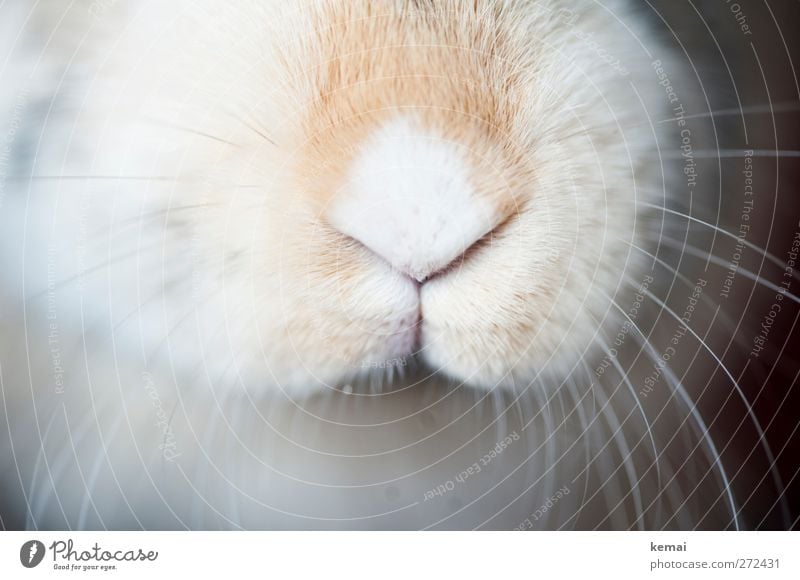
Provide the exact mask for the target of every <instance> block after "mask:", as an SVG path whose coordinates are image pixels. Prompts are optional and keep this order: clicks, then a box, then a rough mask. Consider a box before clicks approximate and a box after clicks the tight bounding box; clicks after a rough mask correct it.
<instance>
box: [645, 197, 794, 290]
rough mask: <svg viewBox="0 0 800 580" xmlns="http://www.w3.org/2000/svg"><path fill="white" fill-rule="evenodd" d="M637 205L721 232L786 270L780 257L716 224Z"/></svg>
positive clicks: (653, 206)
mask: <svg viewBox="0 0 800 580" xmlns="http://www.w3.org/2000/svg"><path fill="white" fill-rule="evenodd" d="M637 203H638V204H639V205H644V206H647V207H651V208H653V209H657V210H661V211H664V212H667V213H670V214H673V215H676V216H680V217H683V218H686V219H687V220H690V221H692V222H694V223H698V224H701V225H704V226H706V227H709V228H711V229H713V230H714V231H716V232H719V233H720V234H722V235H724V236H727V237H729V238H730V239H732V240H736V241H737V242H740V243H742V244H744V245H745V246H747V247H748V248H750V249H751V250H755V251H757V252H758V253H760V254H761V255H763V256H765V257H766V258H767V259H768V260H769V261H770V262H772V263H773V264H775V265H776V266H778V267H780V268H781V269H785V268H786V262H784V261H782V260H781V259H779V258H778V257H776V256H774V255H772V254H771V253H769V252H768V251H767V250H766V249H764V248H762V247H761V246H758V245H756V244H754V243H752V242H750V241H748V240H747V239H745V238H740V237H738V236H737V235H736V234H732V233H731V232H729V231H728V230H725V229H723V228H720V227H718V226H715V225H714V224H711V223H709V222H706V221H703V220H701V219H699V218H696V217H694V216H691V215H688V214H685V213H682V212H679V211H677V210H675V209H670V208H668V207H664V206H661V205H656V204H652V203H648V202H645V201H638V202H637ZM792 276H793V277H794V278H796V279H798V280H800V271H796V272H794V271H793V273H792Z"/></svg>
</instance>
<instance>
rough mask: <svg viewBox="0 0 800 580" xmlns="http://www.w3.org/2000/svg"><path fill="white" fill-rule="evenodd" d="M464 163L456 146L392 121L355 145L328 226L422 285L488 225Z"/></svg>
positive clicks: (410, 122)
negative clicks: (348, 169)
mask: <svg viewBox="0 0 800 580" xmlns="http://www.w3.org/2000/svg"><path fill="white" fill-rule="evenodd" d="M467 163H468V161H467V160H466V159H465V158H464V154H463V147H462V150H459V149H458V148H457V146H456V145H455V144H453V143H448V142H447V141H446V140H445V139H444V138H443V137H440V136H438V135H435V134H433V133H432V132H431V131H429V130H426V129H424V128H422V127H421V126H420V124H419V123H418V122H415V120H414V119H412V118H409V117H399V118H397V119H394V120H392V121H391V122H389V123H387V124H386V125H385V126H383V127H381V128H380V129H379V130H378V131H377V132H376V134H374V135H372V136H371V137H370V138H369V139H368V140H367V141H366V142H365V143H364V144H363V145H362V148H361V151H360V152H359V153H358V155H357V156H356V159H355V161H354V162H353V167H352V168H351V171H350V174H349V179H348V181H347V183H346V184H345V186H344V187H343V190H344V191H340V192H338V193H337V195H336V196H335V197H334V199H333V201H332V202H331V207H330V208H329V209H328V213H329V215H330V219H331V222H332V224H333V225H334V226H335V227H337V228H338V229H339V230H340V231H341V232H343V233H345V234H348V235H350V236H352V237H354V238H355V239H357V240H358V241H360V242H361V243H363V244H364V245H366V246H367V247H368V248H370V249H371V250H372V251H374V252H375V253H376V254H378V255H379V256H381V257H383V258H384V259H385V260H387V261H388V262H389V263H390V264H392V265H393V266H394V267H395V268H397V269H398V270H399V271H400V272H403V273H405V274H407V275H409V276H411V277H412V278H415V279H416V280H419V281H422V280H424V279H425V278H427V277H428V276H429V275H430V274H431V273H433V272H435V271H437V270H440V269H442V268H444V267H445V266H447V264H449V263H450V262H452V261H453V260H455V259H456V258H458V256H460V255H461V254H462V253H464V251H465V250H466V249H467V248H469V246H471V245H472V244H473V243H474V242H475V241H476V240H478V239H479V238H480V237H481V236H483V235H484V234H485V233H486V232H488V231H489V230H490V229H491V227H492V225H493V224H494V222H495V220H496V217H497V215H496V214H497V212H496V211H495V209H494V208H493V207H492V206H491V204H489V203H487V202H486V201H485V200H483V199H482V198H480V197H479V196H478V195H476V193H475V191H474V187H473V186H472V184H471V183H470V181H471V179H470V172H471V171H470V168H469V167H468V165H467Z"/></svg>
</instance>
